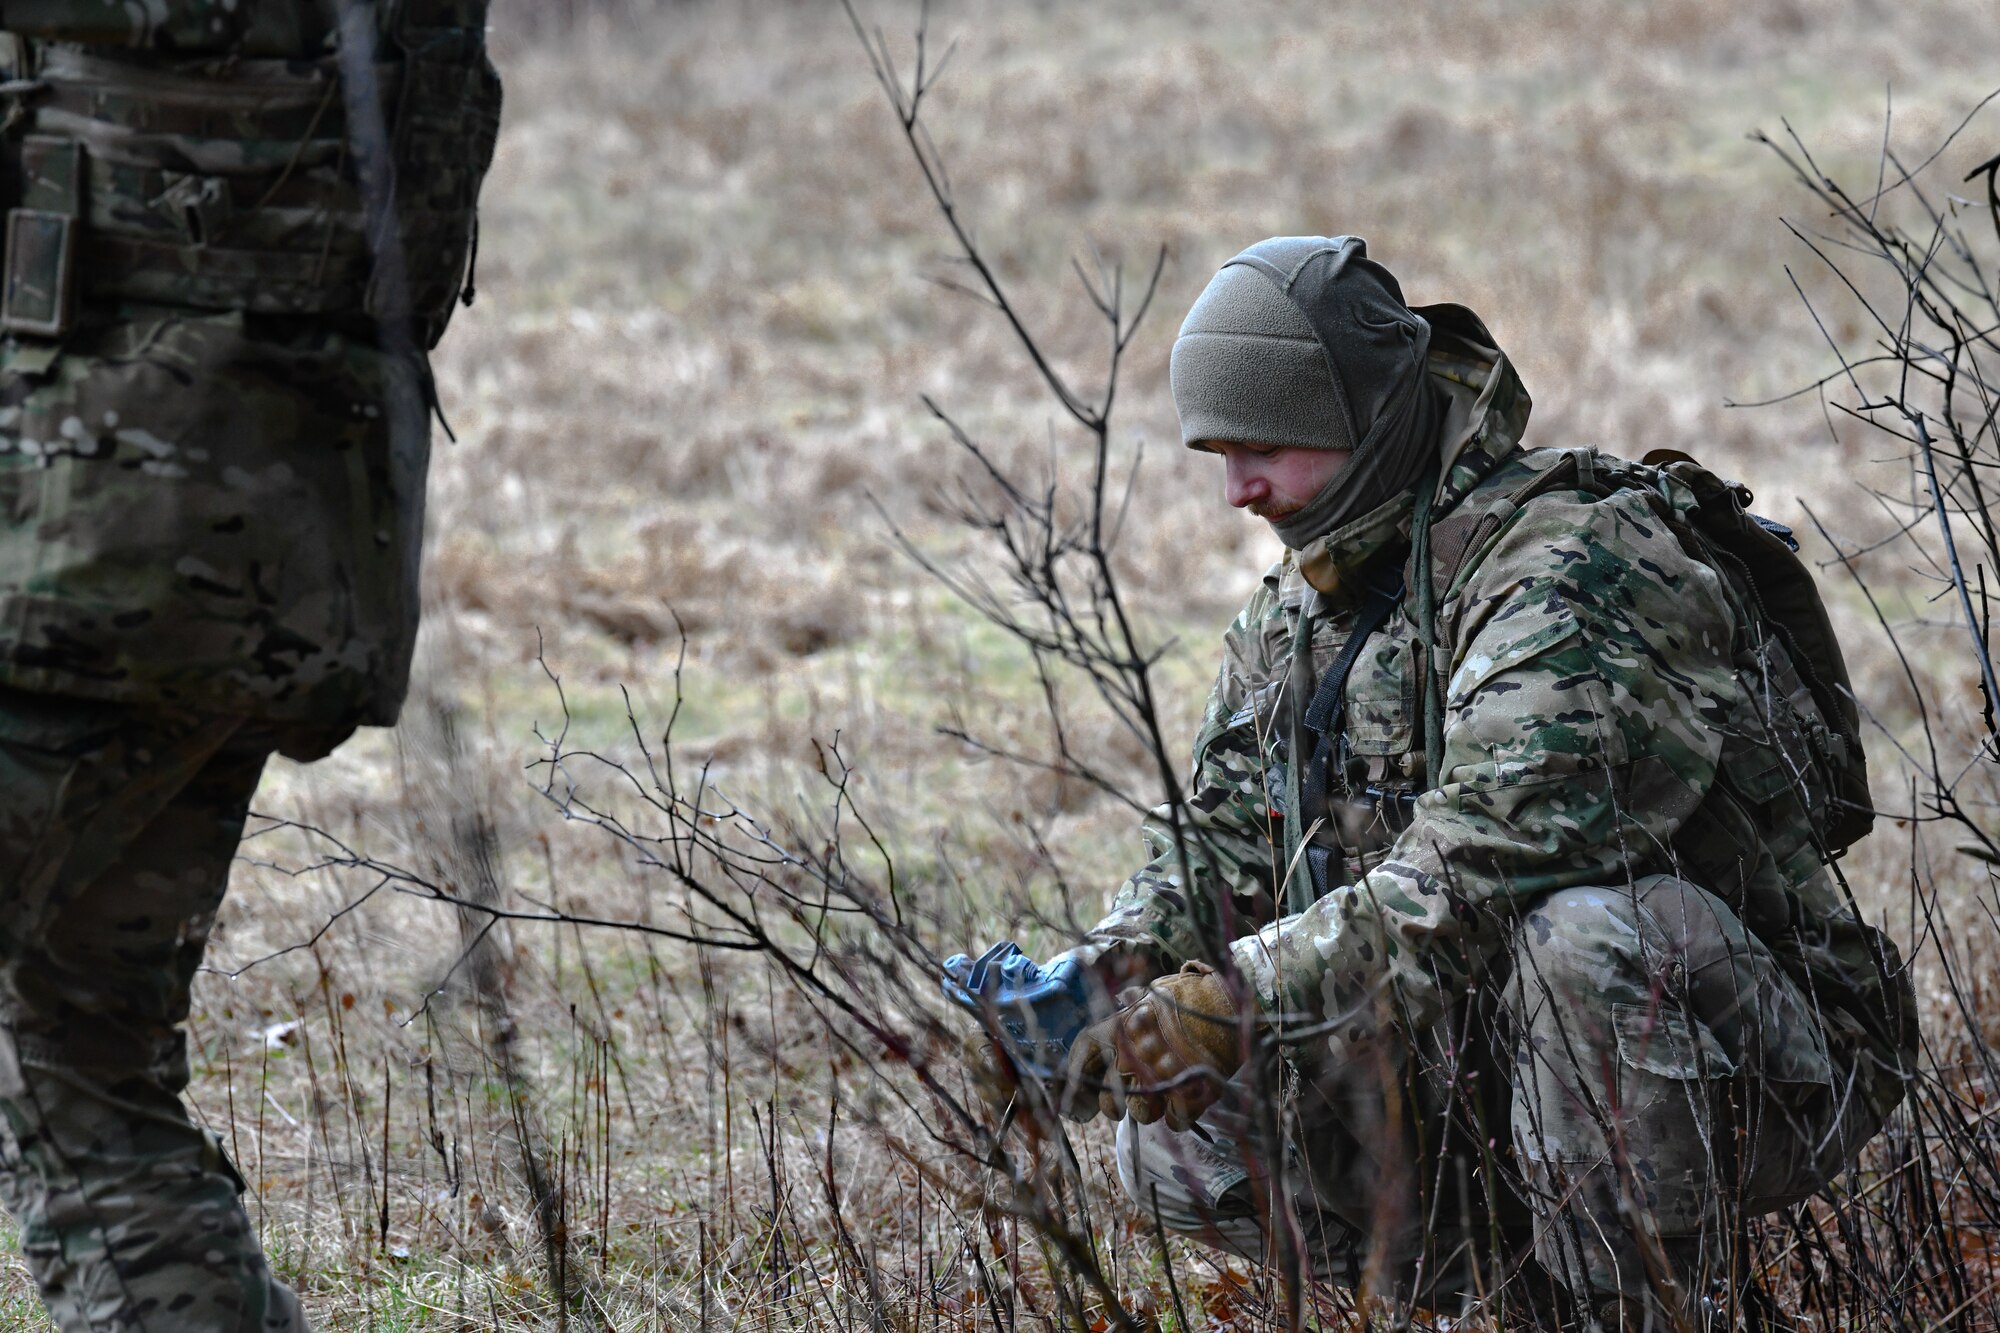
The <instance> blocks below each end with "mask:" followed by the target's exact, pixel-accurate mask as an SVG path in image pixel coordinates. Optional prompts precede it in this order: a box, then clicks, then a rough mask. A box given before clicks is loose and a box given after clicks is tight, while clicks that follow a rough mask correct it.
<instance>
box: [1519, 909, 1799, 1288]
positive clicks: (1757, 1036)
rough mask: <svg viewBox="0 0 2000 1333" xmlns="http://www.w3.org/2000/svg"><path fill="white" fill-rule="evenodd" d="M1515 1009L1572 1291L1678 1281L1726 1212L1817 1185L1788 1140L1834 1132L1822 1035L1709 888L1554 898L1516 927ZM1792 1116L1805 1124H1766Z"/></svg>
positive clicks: (1529, 1101)
mask: <svg viewBox="0 0 2000 1333" xmlns="http://www.w3.org/2000/svg"><path fill="white" fill-rule="evenodd" d="M1507 1008H1508V1011H1509V1017H1510V1019H1511V1022H1512V1027H1513V1040H1514V1072H1513V1079H1514V1091H1513V1109H1512V1120H1513V1125H1512V1129H1513V1138H1514V1143H1515V1150H1516V1153H1517V1154H1518V1156H1519V1158H1520V1163H1521V1166H1522V1169H1523V1176H1524V1178H1525V1180H1526V1182H1527V1188H1528V1190H1529V1193H1530V1195H1531V1199H1530V1205H1531V1210H1533V1211H1535V1212H1537V1213H1538V1219H1537V1226H1538V1243H1537V1250H1538V1253H1539V1254H1540V1256H1541V1258H1542V1260H1543V1262H1544V1264H1546V1265H1548V1266H1549V1267H1550V1268H1551V1269H1553V1270H1554V1271H1557V1272H1559V1273H1565V1274H1568V1280H1569V1281H1571V1283H1572V1285H1578V1284H1583V1285H1587V1286H1589V1287H1591V1288H1594V1289H1596V1290H1600V1291H1623V1292H1628V1293H1629V1292H1637V1291H1642V1290H1645V1289H1646V1288H1648V1287H1655V1286H1658V1285H1660V1284H1661V1283H1663V1282H1664V1283H1666V1284H1667V1285H1668V1286H1669V1287H1672V1286H1674V1285H1675V1284H1677V1283H1680V1282H1685V1281H1686V1280H1687V1279H1688V1277H1689V1276H1690V1274H1688V1273H1686V1272H1684V1271H1680V1270H1684V1269H1685V1268H1686V1266H1687V1264H1688V1262H1689V1260H1688V1257H1687V1256H1688V1254H1689V1253H1691V1252H1692V1253H1696V1254H1698V1253H1699V1252H1700V1250H1701V1246H1700V1245H1699V1244H1698V1243H1696V1244H1695V1245H1694V1249H1693V1251H1690V1250H1689V1242H1690V1241H1695V1242H1698V1241H1699V1238H1701V1237H1702V1236H1703V1235H1705V1234H1706V1235H1718V1234H1719V1232H1718V1231H1717V1228H1718V1227H1719V1225H1720V1224H1721V1223H1722V1222H1723V1221H1724V1220H1725V1217H1724V1214H1725V1213H1726V1212H1727V1210H1729V1209H1731V1208H1748V1209H1750V1210H1752V1211H1763V1210H1765V1209H1767V1208H1769V1207H1772V1206H1777V1204H1779V1203H1783V1202H1790V1201H1792V1200H1793V1199H1796V1198H1799V1197H1804V1195H1806V1194H1810V1193H1811V1192H1813V1190H1815V1189H1817V1188H1819V1186H1820V1185H1821V1184H1822V1183H1823V1179H1822V1177H1821V1175H1820V1174H1819V1173H1818V1172H1816V1171H1815V1170H1813V1169H1812V1168H1811V1163H1810V1161H1809V1160H1807V1159H1808V1158H1809V1157H1810V1154H1807V1158H1802V1157H1801V1155H1800V1153H1799V1152H1797V1151H1795V1149H1796V1148H1798V1146H1799V1145H1801V1144H1808V1143H1811V1142H1812V1141H1813V1140H1814V1138H1815V1135H1816V1134H1818V1133H1823V1131H1824V1128H1825V1126H1826V1123H1827V1121H1826V1116H1825V1113H1824V1108H1823V1107H1819V1106H1818V1103H1816V1102H1815V1095H1816V1094H1818V1093H1823V1092H1824V1091H1826V1090H1827V1087H1828V1084H1829V1082H1830V1067H1829V1065H1828V1063H1827V1059H1826V1051H1825V1044H1824V1036H1823V1034H1822V1033H1821V1031H1820V1028H1819V1025H1818V1023H1817V1022H1816V1021H1815V1020H1814V1019H1813V1017H1812V1013H1811V1010H1810V1007H1809V1005H1808V1003H1807V1001H1806V999H1805V997H1804V996H1803V995H1802V994H1801V993H1800V991H1799V989H1798V987H1797V986H1796V985H1795V984H1794V983H1793V982H1792V981H1791V980H1790V978H1789V977H1788V976H1786V974H1785V973H1784V970H1783V969H1782V968H1781V967H1780V966H1779V965H1778V963H1777V962H1776V960H1775V959H1774V958H1773V957H1772V955H1771V953H1770V951H1769V950H1768V949H1767V948H1765V946H1764V945H1763V944H1762V943H1761V942H1760V941H1758V940H1757V939H1756V938H1755V937H1754V936H1752V935H1750V934H1749V933H1748V931H1747V930H1745V928H1744V927H1743V924H1742V922H1741V921H1739V920H1738V919H1737V918H1736V916H1735V914H1734V913H1732V912H1731V911H1730V910H1729V908H1728V907H1727V906H1726V905H1725V904H1723V903H1722V902H1721V901H1720V900H1719V899H1717V898H1715V897H1714V896H1713V895H1710V894H1708V893H1706V892H1704V891H1703V890H1701V889H1699V888H1696V887H1695V886H1693V885H1690V884H1688V883H1686V882H1685V881H1682V880H1679V879H1675V878H1672V877H1670V876H1651V877H1648V878H1646V879H1642V880H1640V881H1638V883H1637V884H1635V885H1633V886H1631V887H1629V888H1619V889H1572V890H1566V891H1563V892H1559V893H1556V894H1552V895H1550V896H1549V897H1548V898H1546V899H1544V900H1543V901H1542V902H1540V903H1538V904H1536V905H1535V906H1534V907H1532V908H1530V909H1529V910H1528V912H1527V913H1526V914H1525V915H1524V916H1523V918H1522V920H1521V923H1520V925H1519V928H1518V932H1517V935H1516V941H1515V947H1514V951H1513V970H1512V974H1511V977H1510V981H1509V995H1508V1005H1507ZM1787 1089H1790V1091H1787ZM1800 1089H1803V1094H1802V1095H1800V1094H1799V1093H1798V1091H1797V1090H1800ZM1826 1100H1827V1099H1825V1098H1820V1099H1819V1102H1825V1101H1826ZM1785 1105H1793V1106H1797V1107H1799V1108H1801V1111H1802V1114H1800V1115H1799V1116H1797V1117H1795V1118H1792V1119H1789V1120H1788V1119H1785V1118H1783V1117H1773V1116H1770V1115H1767V1114H1764V1111H1765V1110H1766V1109H1767V1108H1772V1107H1779V1106H1785Z"/></svg>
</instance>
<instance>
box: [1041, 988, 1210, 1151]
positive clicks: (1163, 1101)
mask: <svg viewBox="0 0 2000 1333" xmlns="http://www.w3.org/2000/svg"><path fill="white" fill-rule="evenodd" d="M1118 1000H1119V1005H1120V1009H1119V1012H1118V1013H1117V1014H1116V1015H1114V1016H1113V1017H1111V1018H1107V1019H1105V1020H1103V1021H1102V1022H1099V1023H1096V1024H1093V1025H1092V1026H1090V1027H1088V1028H1085V1029H1084V1030H1083V1031H1082V1032H1081V1033H1079V1034H1078V1035H1077V1038H1076V1040H1075V1041H1074V1042H1073V1043H1072V1044H1071V1046H1070V1052H1069V1060H1068V1062H1067V1064H1066V1065H1065V1066H1064V1069H1063V1079H1062V1086H1063V1088H1064V1089H1065V1091H1066V1093H1067V1094H1068V1095H1067V1096H1066V1097H1065V1098H1064V1100H1063V1105H1062V1107H1061V1109H1062V1112H1063V1114H1064V1115H1065V1116H1067V1117H1068V1118H1069V1119H1072V1120H1077V1121H1088V1120H1091V1119H1092V1118H1094V1117H1095V1116H1096V1115H1098V1114H1099V1113H1100V1112H1101V1113H1102V1114H1104V1115H1106V1116H1108V1117H1111V1118H1113V1119H1116V1118H1117V1117H1118V1116H1119V1115H1121V1114H1125V1113H1129V1114H1130V1115H1131V1117H1132V1118H1133V1119H1134V1120H1136V1121H1138V1122H1139V1123H1140V1124H1142V1125H1150V1124H1152V1123H1153V1122H1154V1121H1155V1120H1159V1119H1162V1118H1164V1119H1165V1120H1166V1122H1167V1128H1168V1129H1173V1130H1183V1129H1186V1128H1187V1127H1188V1126H1190V1125H1192V1124H1193V1123H1194V1122H1195V1121H1196V1120H1197V1119H1198V1118H1199V1117H1200V1116H1201V1113H1202V1112H1203V1111H1206V1110H1207V1109H1208V1108H1209V1107H1210V1106H1212V1105H1214V1104H1215V1101H1216V1099H1217V1098H1219V1097H1220V1096H1221V1095H1222V1085H1223V1084H1224V1083H1225V1082H1226V1081H1227V1080H1228V1079H1229V1077H1230V1076H1231V1075H1232V1074H1234V1073H1235V1072H1236V1071H1237V1069H1238V1068H1240V1067H1241V1066H1242V1064H1243V1049H1242V1041H1241V1039H1240V1030H1239V1027H1238V1008H1237V1001H1236V997H1235V996H1233V995H1231V994H1230V991H1229V985H1228V983H1227V982H1225V981H1224V980H1223V979H1222V977H1220V976H1218V975H1217V974H1216V971H1215V969H1214V968H1212V967H1210V966H1209V965H1208V964H1206V963H1199V962H1191V963H1188V964H1186V965H1184V966H1183V967H1182V968H1181V970H1180V971H1179V972H1178V973H1176V974H1174V975H1173V976H1170V977H1162V978H1161V979H1160V980H1158V981H1155V982H1154V983H1153V984H1152V985H1151V986H1148V987H1146V988H1144V989H1143V990H1141V989H1133V990H1128V991H1126V992H1125V993H1124V994H1122V995H1120V996H1119V997H1118ZM1093 1090H1095V1094H1096V1095H1095V1096H1094V1097H1093V1096H1092V1091H1093Z"/></svg>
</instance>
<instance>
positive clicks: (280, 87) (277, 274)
mask: <svg viewBox="0 0 2000 1333" xmlns="http://www.w3.org/2000/svg"><path fill="white" fill-rule="evenodd" d="M242 2H243V3H245V4H251V3H257V2H258V0H242ZM486 8H487V3H486V0H385V3H383V4H382V5H381V6H379V7H378V8H376V9H375V10H374V11H372V12H374V13H375V14H376V16H377V24H376V25H375V31H374V32H373V34H371V35H372V36H373V38H374V41H373V45H374V46H375V48H376V49H375V51H374V52H373V55H374V59H373V60H372V61H371V62H368V63H366V64H362V65H359V66H356V65H354V64H353V63H352V62H351V53H350V63H349V64H348V65H347V70H348V72H349V73H350V74H353V73H355V72H357V70H358V72H359V73H360V74H361V76H362V77H361V79H360V80H359V83H368V82H372V83H373V84H374V85H375V97H374V103H373V108H370V109H369V110H368V113H367V115H366V116H365V117H364V119H370V120H372V119H375V115H374V108H379V112H380V122H381V125H382V128H383V129H384V130H385V131H386V135H385V137H386V139H387V143H386V144H377V145H375V151H373V152H370V151H368V148H367V147H366V146H358V145H357V143H356V136H355V132H354V131H355V127H354V126H351V125H350V108H351V106H353V105H355V99H354V87H352V86H344V83H345V79H344V75H343V58H342V57H341V56H339V55H325V56H321V57H318V58H315V59H309V60H279V59H256V58H244V57H237V56H226V57H214V56H209V57H203V58H200V59H192V60H190V59H166V58H162V57H160V56H158V55H155V54H152V53H142V52H132V51H125V50H119V49H113V48H106V47H80V46H74V45H68V44H57V43H49V42H37V41H27V40H23V39H18V38H16V39H15V40H14V46H15V53H16V56H17V61H16V66H15V69H14V71H13V72H14V74H15V76H16V77H15V78H14V79H13V80H12V81H11V82H10V83H8V84H7V86H6V87H5V89H4V90H0V91H4V93H5V94H7V95H8V96H9V97H10V98H11V100H12V102H13V109H12V114H11V115H10V118H9V122H8V129H9V133H8V135H7V146H8V149H9V156H10V157H11V159H12V161H13V165H14V166H15V167H16V169H17V170H16V176H15V179H14V180H13V181H12V182H11V183H10V184H11V186H12V192H13V195H14V197H13V198H12V199H11V200H10V201H9V202H10V203H11V204H12V207H11V209H10V211H9V212H8V216H7V234H6V253H5V286H4V292H0V330H4V331H6V332H8V333H11V334H15V335H25V336H27V337H29V338H42V339H60V338H61V336H62V335H63V334H64V333H65V332H66V331H67V330H68V329H69V328H70V327H71V325H72V324H73V322H74V321H75V319H76V318H77V316H78V312H79V311H80V310H82V311H89V310H90V309H92V308H94V307H95V308H101V307H106V306H114V305H116V304H118V303H120V302H128V301H130V302H144V303H149V304H158V305H168V306H184V307H190V308H193V309H201V310H241V311H254V312H259V313H266V314H291V315H305V316H326V317H357V318H358V319H372V320H382V319H385V318H390V319H394V318H401V317H407V318H408V319H409V320H410V321H411V322H412V323H413V324H414V326H415V327H414V330H413V331H414V333H415V336H416V337H417V338H418V339H419V340H420V341H421V342H422V343H423V344H424V345H425V346H432V345H435V344H436V342H437V340H438V338H439V337H440V336H441V335H442V334H443V332H444V327H445V324H446V322H447V321H448V320H449V318H450V316H451V312H452V309H453V307H454V305H455V304H456V303H457V302H458V301H459V300H460V299H465V300H468V301H469V300H470V295H471V294H470V290H469V287H468V285H467V284H468V282H469V280H470V267H471V264H472V261H473V256H474V251H475V248H476V236H477V232H476V227H477V216H476V211H475V210H476V204H477V200H478V193H479V185H480V182H481V180H482V178H483V177H484V175H485V173H486V169H487V167H488V165H489V164H490V163H491V161H492V156H493V147H494V140H495V137H496V135H497V133H498V129H499V115H500V80H499V76H498V75H497V73H495V71H494V69H493V66H492V64H491V63H490V61H489V60H488V59H487V55H486V44H485V27H486ZM356 86H358V84H357V85H356ZM363 105H364V106H365V105H366V104H363ZM362 132H363V133H364V134H366V127H365V126H364V127H362ZM369 137H370V138H371V139H372V137H373V136H369ZM384 148H386V152H384V151H381V150H382V149H384ZM371 164H377V165H375V166H374V168H373V169H372V170H371V169H370V168H371ZM390 200H393V209H392V210H391V209H388V208H385V207H384V206H383V205H384V204H386V203H387V202H388V201H390ZM389 253H394V254H395V256H396V257H397V258H398V259H399V260H400V263H388V262H384V256H385V254H389ZM398 269H400V276H398V272H397V271H398Z"/></svg>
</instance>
